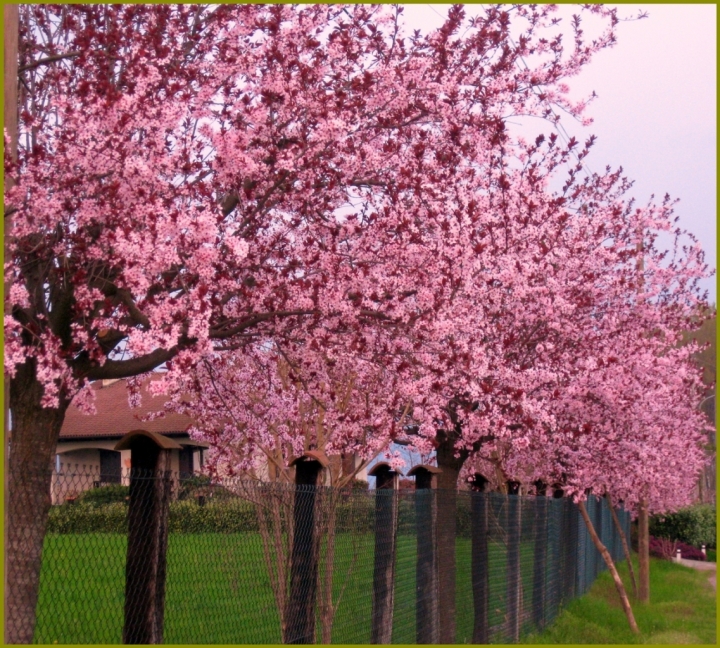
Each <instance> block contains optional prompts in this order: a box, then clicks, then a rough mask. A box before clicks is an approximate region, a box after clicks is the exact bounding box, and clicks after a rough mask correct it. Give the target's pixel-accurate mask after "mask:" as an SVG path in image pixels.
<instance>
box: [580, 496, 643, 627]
mask: <svg viewBox="0 0 720 648" xmlns="http://www.w3.org/2000/svg"><path fill="white" fill-rule="evenodd" d="M578 508H579V509H580V515H582V517H583V520H585V526H586V527H587V530H588V533H589V534H590V538H591V539H592V541H593V544H594V545H595V548H596V549H597V550H598V551H599V552H600V555H601V556H602V557H603V559H604V560H605V564H606V565H607V566H608V569H609V570H610V573H611V574H612V577H613V580H614V581H615V587H616V588H617V591H618V594H619V595H620V602H621V603H622V607H623V610H624V612H625V616H626V617H627V620H628V624H630V630H632V631H633V633H635V634H640V630H639V629H638V626H637V623H635V617H634V616H633V611H632V608H631V607H630V601H629V600H628V597H627V592H625V587H624V585H623V582H622V580H621V579H620V574H618V572H617V569H616V568H615V563H614V562H613V559H612V556H610V552H609V551H608V550H607V549H606V548H605V545H604V544H603V543H602V542H601V541H600V538H599V537H598V534H597V533H595V529H594V528H593V524H592V522H591V521H590V516H589V515H588V512H587V509H586V508H585V502H579V503H578Z"/></svg>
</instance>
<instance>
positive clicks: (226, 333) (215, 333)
mask: <svg viewBox="0 0 720 648" xmlns="http://www.w3.org/2000/svg"><path fill="white" fill-rule="evenodd" d="M318 312H319V311H316V310H295V311H273V312H271V313H258V314H257V315H253V316H252V317H249V318H248V319H246V320H243V321H242V322H240V323H239V324H237V325H235V326H233V327H231V328H228V329H224V330H223V329H218V328H215V329H211V330H210V337H211V338H212V339H213V340H224V339H226V338H229V337H232V336H233V335H236V334H238V333H241V332H242V331H245V330H247V329H249V328H252V327H253V326H256V325H257V324H260V323H261V322H267V321H268V320H271V319H275V318H276V317H292V316H294V315H316V314H317V313H318Z"/></svg>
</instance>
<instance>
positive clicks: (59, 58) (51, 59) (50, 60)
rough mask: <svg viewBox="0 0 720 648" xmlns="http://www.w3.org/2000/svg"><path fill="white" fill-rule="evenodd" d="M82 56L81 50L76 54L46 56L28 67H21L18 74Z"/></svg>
mask: <svg viewBox="0 0 720 648" xmlns="http://www.w3.org/2000/svg"><path fill="white" fill-rule="evenodd" d="M80 54H82V52H81V51H80V50H77V51H75V52H67V54H54V55H53V56H46V57H45V58H41V59H38V60H37V61H33V62H32V63H28V64H27V65H21V66H20V67H19V68H18V74H19V73H20V72H25V71H26V70H32V69H34V68H36V67H40V66H41V65H47V64H48V63H54V62H55V61H62V60H63V59H68V58H73V57H75V56H79V55H80Z"/></svg>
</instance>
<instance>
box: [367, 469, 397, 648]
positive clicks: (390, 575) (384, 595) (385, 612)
mask: <svg viewBox="0 0 720 648" xmlns="http://www.w3.org/2000/svg"><path fill="white" fill-rule="evenodd" d="M368 475H369V476H371V477H375V479H376V484H375V557H374V565H373V591H372V626H371V631H370V643H373V644H389V643H390V642H391V641H392V622H393V600H394V593H395V582H394V581H395V547H396V542H397V509H398V505H397V486H398V473H397V472H395V471H394V470H392V469H391V468H390V466H389V465H388V464H386V463H384V462H382V463H378V464H376V465H375V466H374V467H373V469H372V470H371V471H370V472H369V473H368Z"/></svg>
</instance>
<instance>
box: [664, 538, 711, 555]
mask: <svg viewBox="0 0 720 648" xmlns="http://www.w3.org/2000/svg"><path fill="white" fill-rule="evenodd" d="M678 549H680V557H681V558H685V559H686V560H707V558H706V556H705V554H703V552H702V551H700V549H698V548H697V547H693V546H692V545H689V544H686V543H685V542H680V541H678V540H668V539H667V538H656V537H654V536H650V555H651V556H655V557H657V558H666V559H668V560H669V559H671V558H674V557H675V554H676V552H677V550H678Z"/></svg>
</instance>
